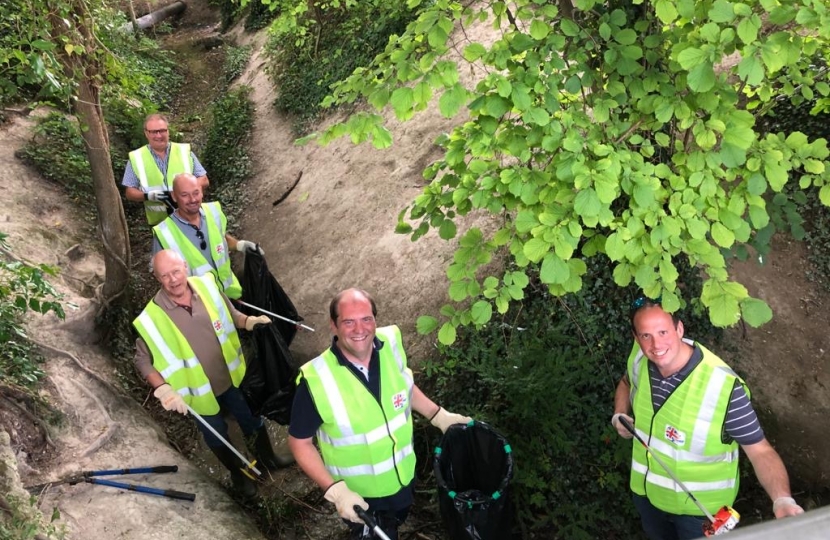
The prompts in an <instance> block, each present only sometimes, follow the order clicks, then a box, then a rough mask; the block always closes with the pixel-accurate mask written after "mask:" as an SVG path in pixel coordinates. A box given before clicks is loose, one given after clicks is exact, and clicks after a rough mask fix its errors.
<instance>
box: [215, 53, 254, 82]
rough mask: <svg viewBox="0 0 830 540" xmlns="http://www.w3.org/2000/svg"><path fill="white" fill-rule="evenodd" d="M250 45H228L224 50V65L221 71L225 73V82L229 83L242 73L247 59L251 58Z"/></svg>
mask: <svg viewBox="0 0 830 540" xmlns="http://www.w3.org/2000/svg"><path fill="white" fill-rule="evenodd" d="M251 50H252V48H251V46H250V45H246V46H244V47H228V48H227V49H226V52H225V65H224V66H223V67H222V73H223V74H224V75H225V83H227V84H230V83H231V82H233V80H234V79H236V78H237V77H239V76H240V75H242V72H243V71H245V66H247V65H248V59H249V58H251Z"/></svg>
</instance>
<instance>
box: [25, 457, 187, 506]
mask: <svg viewBox="0 0 830 540" xmlns="http://www.w3.org/2000/svg"><path fill="white" fill-rule="evenodd" d="M178 470H179V466H178V465H161V466H159V467H138V468H135V469H113V470H108V471H83V472H80V473H77V474H74V475H72V476H69V477H67V478H63V479H61V480H56V481H54V482H46V483H45V484H38V485H36V486H30V487H27V488H26V490H27V491H28V492H29V493H31V494H32V495H34V494H37V493H40V492H41V491H43V490H44V489H47V488H49V487H51V486H58V485H61V484H69V485H70V486H74V485H75V484H82V483H87V484H98V485H101V486H109V487H114V488H118V489H126V490H128V491H138V492H139V493H148V494H150V495H159V496H161V497H168V498H170V499H181V500H183V501H193V500H195V499H196V495H195V494H193V493H185V492H183V491H175V490H172V489H159V488H154V487H149V486H140V485H137V484H125V483H123V482H114V481H112V480H106V479H103V478H97V477H98V476H110V475H124V474H146V473H171V472H176V471H178Z"/></svg>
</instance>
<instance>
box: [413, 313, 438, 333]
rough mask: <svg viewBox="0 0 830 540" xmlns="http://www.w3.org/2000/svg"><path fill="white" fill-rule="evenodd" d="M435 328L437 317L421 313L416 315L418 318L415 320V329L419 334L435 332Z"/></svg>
mask: <svg viewBox="0 0 830 540" xmlns="http://www.w3.org/2000/svg"><path fill="white" fill-rule="evenodd" d="M436 328H438V319H436V318H435V317H431V316H429V315H421V316H420V317H418V320H417V321H415V330H417V331H418V333H419V334H421V335H423V334H430V333H432V332H435V329H436Z"/></svg>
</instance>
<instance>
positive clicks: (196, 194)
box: [172, 173, 202, 221]
mask: <svg viewBox="0 0 830 540" xmlns="http://www.w3.org/2000/svg"><path fill="white" fill-rule="evenodd" d="M172 197H173V200H174V201H175V202H176V204H177V205H178V209H179V215H181V216H182V217H183V218H184V219H187V220H189V221H193V220H195V219H197V217H198V216H199V208H200V207H201V206H202V187H201V186H200V185H199V181H198V180H197V179H196V177H195V176H193V175H192V174H188V173H181V174H177V175H176V177H175V178H174V179H173V193H172Z"/></svg>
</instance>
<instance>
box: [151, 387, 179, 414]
mask: <svg viewBox="0 0 830 540" xmlns="http://www.w3.org/2000/svg"><path fill="white" fill-rule="evenodd" d="M153 395H154V396H156V398H158V400H159V401H160V402H161V406H162V407H164V410H165V411H176V412H177V413H181V414H187V405H185V403H184V399H182V396H180V395H179V393H178V392H176V391H175V390H173V387H172V386H170V385H169V384H167V383H164V384H162V385H161V386H159V387H158V388H156V389H155V391H153Z"/></svg>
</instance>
